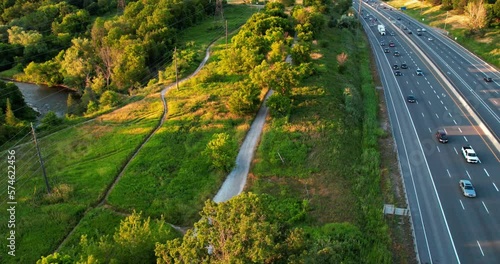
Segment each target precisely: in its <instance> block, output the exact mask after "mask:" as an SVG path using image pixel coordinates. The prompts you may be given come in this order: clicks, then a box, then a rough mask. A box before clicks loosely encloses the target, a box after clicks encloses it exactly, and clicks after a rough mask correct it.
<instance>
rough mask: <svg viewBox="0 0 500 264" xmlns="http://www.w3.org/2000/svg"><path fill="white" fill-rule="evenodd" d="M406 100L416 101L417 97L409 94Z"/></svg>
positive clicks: (409, 101)
mask: <svg viewBox="0 0 500 264" xmlns="http://www.w3.org/2000/svg"><path fill="white" fill-rule="evenodd" d="M406 101H408V103H415V102H416V101H417V99H415V96H414V95H412V94H410V95H408V97H406Z"/></svg>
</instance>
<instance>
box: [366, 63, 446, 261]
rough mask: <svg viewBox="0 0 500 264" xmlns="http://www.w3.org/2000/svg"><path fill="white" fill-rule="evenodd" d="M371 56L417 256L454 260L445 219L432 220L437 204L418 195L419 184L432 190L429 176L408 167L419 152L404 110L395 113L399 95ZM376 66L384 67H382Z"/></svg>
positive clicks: (393, 83)
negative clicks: (378, 76) (377, 70)
mask: <svg viewBox="0 0 500 264" xmlns="http://www.w3.org/2000/svg"><path fill="white" fill-rule="evenodd" d="M375 55H376V57H377V63H378V64H379V66H381V67H382V70H381V71H380V73H381V80H382V81H383V83H384V95H385V97H386V102H387V107H388V110H389V111H388V113H389V117H390V119H391V126H392V129H393V136H394V139H395V141H396V146H397V148H398V158H399V161H400V166H401V173H402V177H403V182H404V185H405V189H406V194H407V197H408V206H409V208H410V211H411V218H412V223H413V227H414V232H415V240H416V246H417V250H418V253H419V257H420V259H421V260H422V261H426V262H429V261H430V260H431V257H432V256H437V258H438V259H453V258H454V257H455V256H454V252H455V251H454V248H453V245H452V240H451V239H448V240H446V238H448V235H449V231H448V230H447V226H446V224H445V220H444V219H443V218H439V217H436V216H438V215H444V214H442V213H441V214H440V208H439V201H436V200H435V196H432V195H429V194H428V193H422V190H421V188H420V186H421V185H423V184H427V185H429V188H432V186H431V183H430V182H429V180H428V179H429V176H427V177H425V178H427V180H423V179H422V177H421V176H424V175H425V174H426V173H428V170H427V171H426V170H425V169H422V167H419V168H413V167H412V166H410V165H409V164H410V163H409V162H410V161H412V160H415V159H418V155H419V154H418V153H419V152H417V151H415V149H417V147H415V146H417V145H418V139H417V138H416V137H415V136H413V135H411V134H410V135H408V133H412V132H411V131H410V130H408V129H409V128H410V127H412V124H411V120H409V119H408V113H407V110H404V111H403V112H401V110H396V109H404V100H401V92H400V91H399V88H398V86H397V83H396V82H395V79H394V77H393V76H392V73H391V71H390V70H388V69H387V62H386V61H385V60H386V59H385V58H384V56H383V55H382V54H379V53H376V54H375ZM384 61H385V62H384ZM380 64H385V66H386V67H383V66H384V65H380ZM398 98H399V99H398ZM398 102H399V103H398ZM395 104H398V106H397V107H396V106H395ZM401 104H402V105H401ZM413 133H414V132H413ZM407 138H409V139H407ZM407 141H408V142H413V143H412V145H413V146H412V145H411V144H410V145H408V146H407V144H409V143H407ZM409 153H411V155H412V156H411V157H409V155H410V154H409ZM420 156H421V154H420ZM422 159H423V158H422ZM414 175H417V176H419V177H418V179H415V176H414ZM415 181H423V182H418V183H417V184H418V185H419V187H418V188H417V186H416V185H415ZM420 196H423V198H420ZM431 250H432V253H431Z"/></svg>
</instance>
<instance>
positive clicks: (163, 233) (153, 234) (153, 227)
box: [79, 212, 177, 263]
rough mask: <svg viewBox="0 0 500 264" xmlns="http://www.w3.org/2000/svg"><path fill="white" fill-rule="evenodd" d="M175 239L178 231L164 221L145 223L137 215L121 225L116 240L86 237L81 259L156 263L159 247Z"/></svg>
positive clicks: (114, 237) (105, 261)
mask: <svg viewBox="0 0 500 264" xmlns="http://www.w3.org/2000/svg"><path fill="white" fill-rule="evenodd" d="M175 237H177V235H176V233H175V231H174V229H173V228H172V227H170V226H169V225H168V224H166V223H165V222H164V221H163V219H160V220H151V219H150V218H149V217H148V218H146V219H144V218H143V217H142V213H136V212H133V213H132V214H131V215H130V216H128V217H127V218H126V219H125V220H123V221H121V223H120V226H119V228H118V229H117V230H116V231H115V233H114V235H113V237H112V238H110V237H109V236H102V237H100V238H99V239H98V240H94V239H88V238H87V236H86V235H83V236H82V238H81V241H80V245H79V247H81V249H80V254H79V259H80V261H84V262H87V261H88V260H91V259H92V260H94V261H97V262H99V263H153V262H154V261H155V256H154V247H155V243H156V242H160V241H165V240H170V239H173V238H175Z"/></svg>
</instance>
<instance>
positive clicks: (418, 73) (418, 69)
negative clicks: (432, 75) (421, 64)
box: [416, 68, 424, 76]
mask: <svg viewBox="0 0 500 264" xmlns="http://www.w3.org/2000/svg"><path fill="white" fill-rule="evenodd" d="M416 73H417V76H424V72H423V71H422V70H421V69H420V68H417V71H416Z"/></svg>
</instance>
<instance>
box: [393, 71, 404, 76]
mask: <svg viewBox="0 0 500 264" xmlns="http://www.w3.org/2000/svg"><path fill="white" fill-rule="evenodd" d="M394 75H395V76H403V74H402V73H401V72H400V71H395V72H394Z"/></svg>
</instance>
